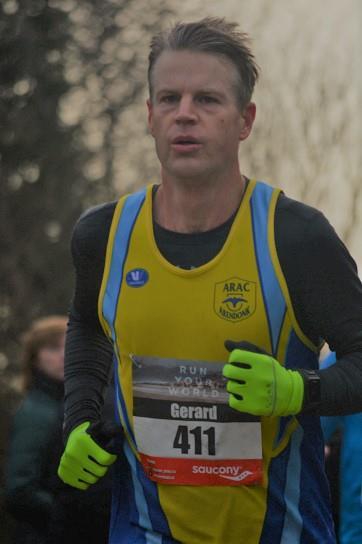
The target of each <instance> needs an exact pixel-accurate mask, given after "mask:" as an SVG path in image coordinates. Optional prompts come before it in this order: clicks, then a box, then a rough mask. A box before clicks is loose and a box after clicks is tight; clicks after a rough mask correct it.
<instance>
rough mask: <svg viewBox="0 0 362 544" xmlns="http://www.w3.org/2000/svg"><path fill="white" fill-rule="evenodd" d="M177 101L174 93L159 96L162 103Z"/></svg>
mask: <svg viewBox="0 0 362 544" xmlns="http://www.w3.org/2000/svg"><path fill="white" fill-rule="evenodd" d="M177 101H178V96H177V95H176V94H164V95H163V96H161V97H160V102H161V103H163V104H175V103H176V102H177Z"/></svg>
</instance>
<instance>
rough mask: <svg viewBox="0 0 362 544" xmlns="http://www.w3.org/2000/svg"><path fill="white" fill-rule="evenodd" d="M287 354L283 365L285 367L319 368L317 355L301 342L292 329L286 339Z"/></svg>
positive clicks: (292, 368)
mask: <svg viewBox="0 0 362 544" xmlns="http://www.w3.org/2000/svg"><path fill="white" fill-rule="evenodd" d="M287 354H288V355H287V357H286V361H285V365H284V366H285V367H286V368H289V369H291V370H296V369H298V368H305V369H308V370H317V369H318V368H319V363H318V355H317V354H316V353H314V352H313V351H312V350H311V349H309V348H308V347H307V346H306V345H305V344H303V342H302V341H301V340H300V339H299V338H298V336H297V334H296V332H295V331H294V330H293V329H292V330H291V333H290V336H289V339H288V346H287Z"/></svg>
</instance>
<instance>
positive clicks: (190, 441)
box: [173, 425, 216, 455]
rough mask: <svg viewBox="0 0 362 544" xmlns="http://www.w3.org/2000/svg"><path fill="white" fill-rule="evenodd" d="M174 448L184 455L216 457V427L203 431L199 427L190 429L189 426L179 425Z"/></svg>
mask: <svg viewBox="0 0 362 544" xmlns="http://www.w3.org/2000/svg"><path fill="white" fill-rule="evenodd" d="M173 447H174V448H175V449H179V450H181V453H182V454H184V455H188V454H190V455H202V454H204V455H205V454H206V455H216V447H215V427H209V428H208V429H202V427H200V426H198V427H194V428H193V429H189V427H187V425H179V426H178V427H177V431H176V435H175V439H174V441H173ZM190 450H191V451H190Z"/></svg>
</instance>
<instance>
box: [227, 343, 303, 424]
mask: <svg viewBox="0 0 362 544" xmlns="http://www.w3.org/2000/svg"><path fill="white" fill-rule="evenodd" d="M225 347H226V348H227V349H228V350H229V351H230V352H231V353H230V356H229V362H228V363H227V364H226V365H225V366H224V368H223V375H224V376H225V378H227V379H228V382H227V386H226V389H227V391H228V393H230V394H229V406H230V407H231V408H234V409H235V410H238V411H239V412H246V413H249V414H252V415H256V416H288V415H293V414H297V413H299V412H300V410H301V409H302V405H303V396H304V381H303V378H302V375H301V374H300V373H299V372H298V371H297V370H288V369H286V368H284V367H283V366H282V365H281V364H280V363H279V362H278V361H277V360H276V359H274V357H272V356H271V355H269V354H267V353H266V352H265V351H263V350H261V349H260V348H258V347H257V346H255V345H253V344H251V343H249V342H233V341H231V340H227V341H226V342H225Z"/></svg>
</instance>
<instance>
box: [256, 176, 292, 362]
mask: <svg viewBox="0 0 362 544" xmlns="http://www.w3.org/2000/svg"><path fill="white" fill-rule="evenodd" d="M272 195H273V188H272V187H270V186H269V185H266V184H265V183H263V182H260V181H258V182H257V184H256V186H255V188H254V191H253V194H252V196H251V199H250V206H251V217H252V224H253V236H254V247H255V256H256V261H257V266H258V271H259V277H260V283H261V289H262V293H263V299H264V305H265V310H266V314H267V319H268V327H269V335H270V343H271V346H272V350H273V355H274V357H275V356H276V354H277V351H278V344H279V339H280V333H281V329H282V325H283V320H284V316H285V312H286V304H285V300H284V296H283V292H282V290H281V288H280V285H279V281H278V278H277V276H276V273H275V270H274V266H273V262H272V259H271V255H270V249H269V241H268V218H269V207H270V201H271V197H272Z"/></svg>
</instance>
